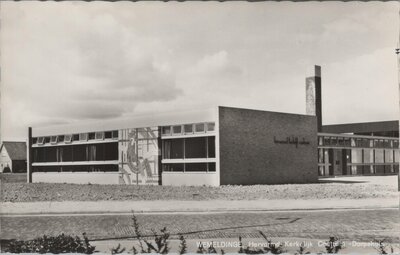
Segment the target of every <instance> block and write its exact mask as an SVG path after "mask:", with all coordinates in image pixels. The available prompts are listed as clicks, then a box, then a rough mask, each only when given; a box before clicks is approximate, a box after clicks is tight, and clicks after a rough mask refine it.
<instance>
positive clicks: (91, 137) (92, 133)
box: [86, 132, 96, 140]
mask: <svg viewBox="0 0 400 255" xmlns="http://www.w3.org/2000/svg"><path fill="white" fill-rule="evenodd" d="M95 137H96V135H95V133H94V132H91V133H89V140H94V138H95ZM86 140H87V139H86Z"/></svg>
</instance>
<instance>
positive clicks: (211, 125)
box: [207, 122, 215, 132]
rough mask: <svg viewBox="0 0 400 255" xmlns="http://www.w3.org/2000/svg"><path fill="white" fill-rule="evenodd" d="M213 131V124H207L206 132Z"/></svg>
mask: <svg viewBox="0 0 400 255" xmlns="http://www.w3.org/2000/svg"><path fill="white" fill-rule="evenodd" d="M214 130H215V123H214V122H209V123H207V131H209V132H210V131H214Z"/></svg>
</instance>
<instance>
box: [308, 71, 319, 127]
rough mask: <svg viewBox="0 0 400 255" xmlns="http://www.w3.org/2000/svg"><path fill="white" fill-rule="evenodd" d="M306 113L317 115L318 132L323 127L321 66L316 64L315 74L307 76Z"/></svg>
mask: <svg viewBox="0 0 400 255" xmlns="http://www.w3.org/2000/svg"><path fill="white" fill-rule="evenodd" d="M306 114H308V115H314V116H317V125H318V126H317V127H318V129H317V130H318V132H321V129H322V99H321V67H320V66H317V65H316V66H314V76H313V77H307V78H306Z"/></svg>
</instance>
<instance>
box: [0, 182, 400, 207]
mask: <svg viewBox="0 0 400 255" xmlns="http://www.w3.org/2000/svg"><path fill="white" fill-rule="evenodd" d="M357 178H358V179H357ZM354 180H356V181H352V179H351V178H350V180H349V177H344V178H343V180H341V179H340V178H335V179H322V180H321V182H320V183H315V184H285V185H251V186H239V185H235V186H229V185H228V186H221V187H206V186H200V187H191V186H182V187H171V186H134V185H94V184H91V185H90V184H52V183H29V184H28V183H5V182H2V183H1V196H0V199H1V201H2V202H33V201H99V200H257V199H363V198H395V197H398V192H397V182H396V180H397V176H374V177H361V180H360V177H355V179H354ZM377 180H378V181H377Z"/></svg>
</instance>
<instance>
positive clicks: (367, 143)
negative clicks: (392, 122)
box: [318, 136, 399, 148]
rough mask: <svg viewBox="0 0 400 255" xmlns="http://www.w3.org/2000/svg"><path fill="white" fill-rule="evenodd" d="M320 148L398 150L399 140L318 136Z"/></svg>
mask: <svg viewBox="0 0 400 255" xmlns="http://www.w3.org/2000/svg"><path fill="white" fill-rule="evenodd" d="M318 145H320V146H341V147H375V148H399V140H389V139H369V138H350V137H336V136H319V137H318Z"/></svg>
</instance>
